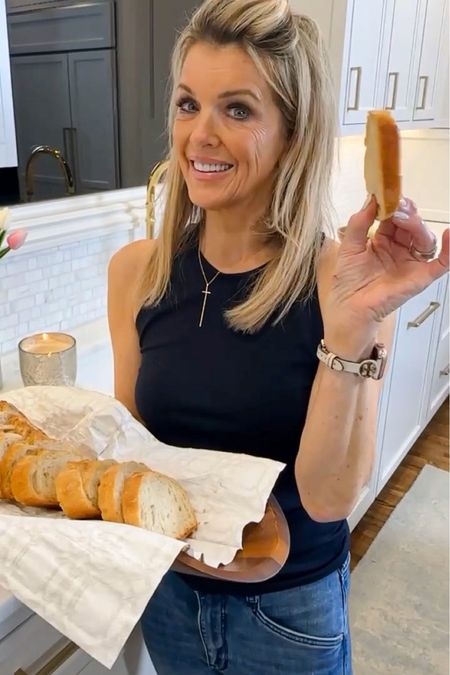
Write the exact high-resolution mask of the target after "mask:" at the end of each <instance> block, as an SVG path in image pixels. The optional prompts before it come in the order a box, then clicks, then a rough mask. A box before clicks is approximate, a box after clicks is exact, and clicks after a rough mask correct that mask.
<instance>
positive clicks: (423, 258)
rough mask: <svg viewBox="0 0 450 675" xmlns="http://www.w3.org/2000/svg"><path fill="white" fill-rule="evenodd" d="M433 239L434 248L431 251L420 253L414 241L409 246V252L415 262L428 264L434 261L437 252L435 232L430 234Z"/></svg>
mask: <svg viewBox="0 0 450 675" xmlns="http://www.w3.org/2000/svg"><path fill="white" fill-rule="evenodd" d="M430 234H431V235H432V237H433V246H432V248H431V249H430V250H429V251H419V250H418V249H417V248H416V247H415V246H414V242H413V241H412V242H411V243H410V245H409V252H410V254H411V255H412V257H413V258H415V260H418V261H419V262H427V261H428V260H433V258H434V256H435V255H436V252H437V237H436V235H435V234H434V232H430Z"/></svg>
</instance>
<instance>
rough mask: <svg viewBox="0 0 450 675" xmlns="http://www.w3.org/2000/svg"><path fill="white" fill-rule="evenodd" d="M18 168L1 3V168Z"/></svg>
mask: <svg viewBox="0 0 450 675" xmlns="http://www.w3.org/2000/svg"><path fill="white" fill-rule="evenodd" d="M6 166H17V152H16V135H15V128H14V110H13V98H12V93H11V70H10V64H9V48H8V32H7V29H6V8H5V3H4V2H0V168H2V167H6Z"/></svg>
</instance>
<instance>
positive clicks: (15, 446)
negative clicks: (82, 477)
mask: <svg viewBox="0 0 450 675" xmlns="http://www.w3.org/2000/svg"><path fill="white" fill-rule="evenodd" d="M40 434H41V432H40V430H36V431H33V432H30V434H29V435H28V436H27V438H26V440H24V441H19V442H17V443H12V444H11V445H10V446H9V447H8V448H7V449H6V450H5V452H4V454H3V457H2V459H1V461H0V485H1V489H2V497H3V499H14V496H13V492H12V489H11V476H12V472H13V469H14V466H15V464H16V462H18V461H19V460H20V459H22V457H24V456H25V455H36V454H38V453H40V452H42V451H53V452H60V453H62V454H64V455H67V456H68V458H69V459H72V457H73V458H74V459H81V458H83V457H86V456H89V457H90V456H92V451H87V450H85V448H84V447H77V446H75V445H73V444H69V443H65V442H64V441H59V440H57V439H53V438H46V439H44V440H40ZM30 441H31V442H30Z"/></svg>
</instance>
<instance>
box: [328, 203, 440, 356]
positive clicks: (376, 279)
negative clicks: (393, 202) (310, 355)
mask: <svg viewBox="0 0 450 675" xmlns="http://www.w3.org/2000/svg"><path fill="white" fill-rule="evenodd" d="M376 209H377V206H376V202H375V199H374V198H373V197H372V199H371V201H370V203H369V204H368V205H367V206H366V207H365V208H363V209H362V210H361V211H359V212H358V213H356V214H354V215H353V216H352V217H351V218H350V221H349V223H348V226H347V228H346V230H345V236H344V239H343V242H342V244H341V246H340V249H339V252H338V254H337V259H336V266H335V271H334V276H333V280H332V284H331V288H330V292H329V295H328V298H327V307H328V311H327V312H326V316H324V326H325V335H324V337H325V343H326V344H327V346H328V341H329V349H332V350H333V351H334V350H335V349H336V350H338V349H341V352H346V353H347V356H348V357H349V358H352V355H356V354H357V353H358V352H361V354H362V353H363V352H364V351H365V349H367V347H368V346H369V345H370V344H373V341H374V339H375V336H376V332H377V328H378V327H379V323H380V322H381V321H382V320H383V319H384V318H385V317H386V316H387V315H388V314H390V313H391V312H393V311H394V310H396V309H397V308H398V307H400V306H401V305H403V304H404V303H405V302H406V301H407V300H409V298H412V297H413V296H414V295H417V294H418V293H420V292H421V291H422V290H423V289H425V288H426V287H427V286H429V285H430V284H431V283H432V282H433V281H434V280H435V279H438V278H439V277H441V276H442V275H443V274H445V272H448V269H449V234H450V230H449V229H447V230H445V232H444V234H443V236H442V242H441V248H440V250H439V246H438V252H437V255H436V257H435V258H434V259H433V260H431V261H420V260H417V259H416V258H415V257H414V249H415V250H416V251H417V252H423V253H428V252H430V251H431V250H432V249H433V247H434V245H435V243H436V239H435V236H434V234H433V233H432V232H430V230H429V229H428V228H427V227H426V225H425V224H424V222H423V220H422V218H421V217H420V216H419V214H418V212H417V208H416V206H415V204H414V202H412V201H411V200H410V199H402V200H401V201H400V204H399V208H398V210H397V211H396V213H395V214H394V215H393V216H392V217H391V218H389V219H388V220H384V221H382V222H381V223H380V225H379V227H378V229H377V231H376V233H375V235H374V236H373V238H372V239H368V231H369V229H370V227H371V225H372V224H373V222H374V220H375V214H376ZM327 317H328V318H327ZM336 353H338V354H340V355H341V356H343V357H344V358H345V353H340V352H339V351H336Z"/></svg>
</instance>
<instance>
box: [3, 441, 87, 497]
mask: <svg viewBox="0 0 450 675" xmlns="http://www.w3.org/2000/svg"><path fill="white" fill-rule="evenodd" d="M77 458H78V455H76V454H73V453H68V452H61V451H58V450H41V451H39V452H37V453H36V454H33V455H30V454H28V455H26V456H25V457H22V459H20V460H18V461H17V462H16V464H15V465H14V468H13V470H12V473H11V492H12V495H13V498H14V499H15V500H16V502H19V504H24V505H25V506H45V507H58V506H59V504H58V499H57V496H56V487H55V481H56V478H57V476H58V474H59V472H60V471H62V470H63V469H64V467H65V466H66V465H67V464H68V463H69V462H70V461H72V460H76V459H77Z"/></svg>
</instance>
